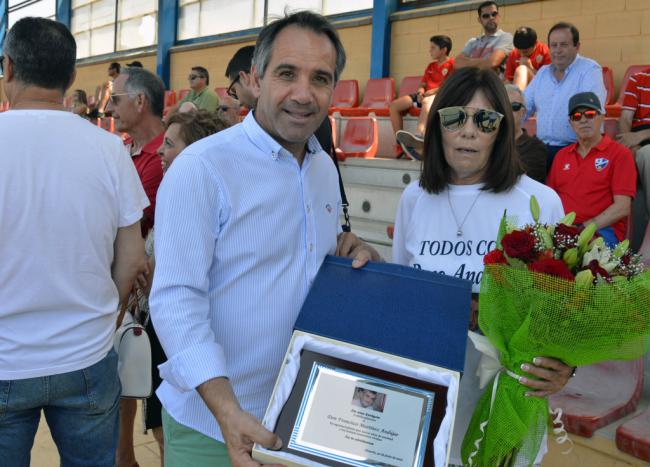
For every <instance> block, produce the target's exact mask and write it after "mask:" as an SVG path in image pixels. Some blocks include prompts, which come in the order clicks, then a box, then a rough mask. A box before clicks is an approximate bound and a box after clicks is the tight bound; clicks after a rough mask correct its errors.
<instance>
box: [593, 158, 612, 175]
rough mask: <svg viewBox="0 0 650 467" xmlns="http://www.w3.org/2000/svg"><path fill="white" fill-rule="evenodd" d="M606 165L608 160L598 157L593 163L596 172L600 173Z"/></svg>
mask: <svg viewBox="0 0 650 467" xmlns="http://www.w3.org/2000/svg"><path fill="white" fill-rule="evenodd" d="M607 164H609V159H605V158H604V157H599V158H598V159H596V161H595V162H594V165H595V166H596V170H597V171H598V172H602V170H603V169H604V168H605V167H607Z"/></svg>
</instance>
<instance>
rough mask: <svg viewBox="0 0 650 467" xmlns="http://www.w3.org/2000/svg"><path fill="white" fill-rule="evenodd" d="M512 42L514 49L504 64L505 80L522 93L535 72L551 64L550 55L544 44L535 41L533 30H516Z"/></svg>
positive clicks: (525, 28)
mask: <svg viewBox="0 0 650 467" xmlns="http://www.w3.org/2000/svg"><path fill="white" fill-rule="evenodd" d="M512 42H513V45H514V46H515V48H514V50H513V51H512V52H511V53H510V55H509V56H508V61H507V62H506V73H505V79H506V82H508V83H512V84H514V85H516V86H517V87H518V88H519V89H521V90H522V91H523V90H524V89H526V86H528V83H530V82H531V81H532V79H533V78H534V77H535V74H536V73H537V70H539V69H540V68H541V67H542V66H543V65H548V64H549V63H551V55H550V53H549V51H548V47H547V46H546V44H543V43H542V42H540V41H538V40H537V33H536V32H535V30H534V29H533V28H529V27H526V26H522V27H520V28H518V29H517V31H515V35H514V37H513V40H512Z"/></svg>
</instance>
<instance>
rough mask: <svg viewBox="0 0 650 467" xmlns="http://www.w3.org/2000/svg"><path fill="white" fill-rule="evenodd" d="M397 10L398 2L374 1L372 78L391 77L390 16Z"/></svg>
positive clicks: (387, 0)
mask: <svg viewBox="0 0 650 467" xmlns="http://www.w3.org/2000/svg"><path fill="white" fill-rule="evenodd" d="M396 10H397V0H373V5H372V42H371V44H370V50H371V53H370V77H371V78H385V77H387V76H389V75H390V43H391V40H390V39H391V37H390V15H391V14H393V13H394V12H395V11H396Z"/></svg>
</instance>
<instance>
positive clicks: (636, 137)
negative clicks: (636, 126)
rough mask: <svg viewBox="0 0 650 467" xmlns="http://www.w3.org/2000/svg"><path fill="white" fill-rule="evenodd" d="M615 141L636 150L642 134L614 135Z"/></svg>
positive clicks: (641, 139)
mask: <svg viewBox="0 0 650 467" xmlns="http://www.w3.org/2000/svg"><path fill="white" fill-rule="evenodd" d="M616 141H618V142H619V143H621V144H622V145H623V146H626V147H628V148H630V149H632V150H636V149H637V147H638V146H639V144H641V141H643V134H642V133H639V132H631V131H629V132H627V133H619V134H618V135H616Z"/></svg>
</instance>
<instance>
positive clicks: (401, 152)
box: [395, 142, 405, 159]
mask: <svg viewBox="0 0 650 467" xmlns="http://www.w3.org/2000/svg"><path fill="white" fill-rule="evenodd" d="M404 155H405V154H404V148H402V145H401V144H399V142H396V143H395V159H401V158H402V157H404Z"/></svg>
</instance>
